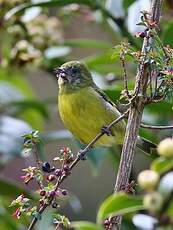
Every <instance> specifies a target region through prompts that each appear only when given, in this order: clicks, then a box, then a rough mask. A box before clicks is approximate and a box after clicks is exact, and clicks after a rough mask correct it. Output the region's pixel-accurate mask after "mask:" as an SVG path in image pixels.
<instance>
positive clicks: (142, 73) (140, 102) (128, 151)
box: [110, 0, 163, 230]
mask: <svg viewBox="0 0 173 230" xmlns="http://www.w3.org/2000/svg"><path fill="white" fill-rule="evenodd" d="M162 3H163V0H151V4H150V12H149V13H150V20H151V22H156V23H157V24H159V20H160V16H161V8H162ZM151 44H152V39H151V38H149V34H148V36H146V37H145V38H144V41H143V46H142V57H141V60H140V64H139V66H138V71H137V75H136V82H135V89H134V91H135V101H134V103H132V105H131V108H130V111H129V118H128V123H127V127H126V134H125V139H124V144H123V148H122V153H121V160H120V165H119V170H118V175H117V179H116V183H115V188H114V192H118V191H121V190H125V188H126V187H127V185H128V183H129V177H130V173H131V169H132V164H133V159H134V152H135V148H136V142H137V136H138V132H139V128H140V124H141V119H142V113H143V110H144V106H145V103H144V97H145V94H146V89H147V83H148V79H149V74H148V70H147V69H148V66H147V64H146V60H147V54H148V50H149V48H150V46H151ZM141 95H142V97H141ZM113 219H114V221H113V224H112V226H111V228H110V229H111V230H118V229H120V227H121V220H122V217H121V216H117V217H114V218H113Z"/></svg>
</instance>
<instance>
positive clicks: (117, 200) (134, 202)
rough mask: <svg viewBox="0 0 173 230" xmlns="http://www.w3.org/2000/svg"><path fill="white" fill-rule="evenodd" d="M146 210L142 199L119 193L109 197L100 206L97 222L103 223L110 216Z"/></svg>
mask: <svg viewBox="0 0 173 230" xmlns="http://www.w3.org/2000/svg"><path fill="white" fill-rule="evenodd" d="M142 209H144V207H143V202H142V198H139V197H137V196H128V195H127V194H125V193H117V194H114V195H111V196H110V197H108V198H107V199H106V200H105V201H104V202H103V203H102V204H101V206H100V208H99V211H98V214H97V221H98V222H99V223H101V222H102V221H103V220H104V219H105V218H107V217H108V216H110V215H119V214H121V215H122V214H127V213H131V212H135V211H139V210H142Z"/></svg>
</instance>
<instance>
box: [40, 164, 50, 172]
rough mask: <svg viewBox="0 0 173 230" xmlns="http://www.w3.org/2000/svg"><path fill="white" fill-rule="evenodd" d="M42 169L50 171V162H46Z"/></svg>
mask: <svg viewBox="0 0 173 230" xmlns="http://www.w3.org/2000/svg"><path fill="white" fill-rule="evenodd" d="M42 170H43V171H44V172H49V171H50V164H49V162H44V163H43V165H42Z"/></svg>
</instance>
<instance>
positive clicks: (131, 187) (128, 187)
mask: <svg viewBox="0 0 173 230" xmlns="http://www.w3.org/2000/svg"><path fill="white" fill-rule="evenodd" d="M135 185H136V183H135V181H134V180H132V181H131V182H130V183H128V184H127V185H122V186H121V191H123V192H126V193H132V194H135V189H134V186H135Z"/></svg>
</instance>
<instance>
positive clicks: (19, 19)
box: [0, 0, 173, 230]
mask: <svg viewBox="0 0 173 230" xmlns="http://www.w3.org/2000/svg"><path fill="white" fill-rule="evenodd" d="M148 6H149V0H138V1H137V0H136V1H135V0H97V1H92V0H81V1H75V0H74V1H72V0H71V1H69V0H64V1H61V0H59V1H58V0H45V1H43V0H31V1H29V0H26V1H25V0H0V34H1V35H0V226H1V227H0V229H8V230H10V229H26V226H27V225H28V223H29V219H28V218H27V217H24V218H22V221H17V220H13V219H12V218H11V213H12V211H11V209H9V208H8V205H9V203H10V202H11V200H12V199H14V198H15V197H16V196H18V195H20V194H21V192H22V191H24V190H25V191H26V192H27V193H28V194H29V195H31V192H32V190H34V189H35V184H34V183H33V184H32V183H31V184H30V185H28V186H26V185H24V184H23V183H22V180H21V178H20V177H21V176H22V169H23V168H26V167H28V166H29V165H34V159H33V158H32V156H29V157H27V158H26V156H25V154H23V151H22V149H23V138H22V135H23V134H26V133H29V132H31V131H33V130H39V132H40V136H41V138H42V140H43V143H44V144H43V145H42V146H41V147H40V157H41V159H42V160H43V161H45V160H46V161H49V162H51V163H52V164H55V166H56V163H53V162H52V159H53V157H55V156H57V153H58V152H59V150H60V149H61V148H62V147H63V146H68V147H70V148H71V149H72V152H73V153H74V154H75V153H76V152H77V150H79V148H80V145H79V143H78V142H77V140H75V139H74V138H73V137H72V135H71V134H70V133H69V132H68V131H67V130H66V129H65V127H64V126H63V124H62V122H61V120H60V118H59V115H58V109H57V94H58V85H57V79H56V77H55V76H54V74H53V70H54V68H56V67H59V66H60V65H61V64H62V63H64V62H66V61H70V60H81V61H84V62H85V63H86V64H87V65H88V67H89V68H90V70H91V72H92V76H93V78H94V80H95V82H96V84H97V85H98V86H99V87H100V88H102V89H103V90H104V91H105V92H106V93H107V95H108V96H109V97H110V98H111V99H112V100H113V101H115V102H116V101H117V100H119V98H120V96H121V91H122V89H123V81H122V79H123V71H122V67H121V65H120V62H119V58H118V54H116V49H114V47H115V46H116V45H118V44H119V43H120V42H122V41H124V42H129V43H130V44H131V45H132V46H133V47H134V49H135V50H137V49H139V48H140V46H141V43H142V39H141V38H136V37H135V34H137V33H138V32H140V31H143V29H144V28H143V27H142V26H139V25H136V24H137V23H138V22H139V21H140V11H141V10H147V9H148ZM172 10H173V1H172V0H167V1H165V2H164V13H163V16H162V22H161V28H160V36H161V39H162V40H163V42H164V44H165V45H170V46H172V45H173V44H172V43H173V41H172V37H173V19H172V16H173V11H172ZM127 68H128V76H129V88H130V89H132V88H133V84H134V78H135V71H136V63H134V62H131V61H130V60H128V62H127ZM121 101H122V102H123V99H122V100H121ZM143 121H144V122H145V123H148V124H155V125H157V124H160V125H171V124H173V113H172V97H171V96H170V98H167V99H166V100H165V101H164V102H161V103H159V104H154V105H150V106H147V108H146V109H145V112H144V116H143ZM140 134H141V135H142V136H144V137H145V138H148V139H150V140H151V141H153V142H155V143H158V142H159V140H161V139H162V138H163V137H166V136H170V135H171V133H170V131H161V132H156V131H148V130H144V129H143V130H142V129H141V131H140ZM119 157H120V149H119V147H117V149H116V151H115V149H114V150H111V149H95V150H93V151H92V152H91V153H90V154H89V156H88V160H87V161H85V162H81V163H80V164H79V165H78V167H76V168H75V169H74V170H73V173H72V175H71V176H70V177H69V179H67V180H66V181H65V183H64V184H63V186H64V187H65V188H66V189H67V190H68V191H69V192H70V194H71V195H70V197H69V198H68V199H67V200H65V201H64V202H63V204H62V213H64V214H65V215H67V216H68V217H69V219H70V220H90V221H94V220H95V217H96V213H97V209H98V207H99V204H101V202H102V201H103V199H105V198H106V197H107V196H108V195H110V194H111V193H112V191H113V187H114V182H115V178H116V172H117V166H118V162H119ZM149 162H150V159H149V158H148V157H147V156H145V155H144V154H143V153H140V152H139V151H137V152H136V159H135V162H134V166H133V170H132V178H133V179H135V178H136V173H137V172H139V171H141V170H142V169H144V168H147V166H148V164H149ZM48 213H49V214H46V215H45V217H44V218H43V219H42V221H40V223H39V224H38V225H37V228H36V229H37V230H39V229H40V230H41V229H53V227H52V225H51V211H50V210H48ZM43 226H44V228H43ZM123 229H135V227H134V226H131V225H129V224H128V217H127V218H126V220H125V222H124V225H123Z"/></svg>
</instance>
